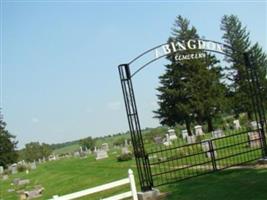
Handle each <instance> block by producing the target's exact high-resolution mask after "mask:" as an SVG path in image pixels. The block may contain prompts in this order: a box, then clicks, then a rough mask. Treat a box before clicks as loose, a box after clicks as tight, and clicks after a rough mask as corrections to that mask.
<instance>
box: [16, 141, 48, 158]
mask: <svg viewBox="0 0 267 200" xmlns="http://www.w3.org/2000/svg"><path fill="white" fill-rule="evenodd" d="M51 154H52V148H51V146H50V145H48V144H45V143H42V144H40V143H39V142H30V143H28V144H26V145H25V148H24V149H23V150H22V152H21V156H22V158H23V159H24V160H26V161H29V162H33V161H35V160H38V159H42V158H47V157H48V156H49V155H51Z"/></svg>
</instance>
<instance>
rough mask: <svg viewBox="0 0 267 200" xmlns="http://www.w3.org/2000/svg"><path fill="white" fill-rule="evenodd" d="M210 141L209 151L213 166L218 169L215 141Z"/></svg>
mask: <svg viewBox="0 0 267 200" xmlns="http://www.w3.org/2000/svg"><path fill="white" fill-rule="evenodd" d="M208 143H209V152H210V158H211V162H212V167H213V170H214V171H216V170H217V164H216V158H215V153H214V148H213V142H212V140H208Z"/></svg>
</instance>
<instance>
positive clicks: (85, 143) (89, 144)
mask: <svg viewBox="0 0 267 200" xmlns="http://www.w3.org/2000/svg"><path fill="white" fill-rule="evenodd" d="M80 145H81V146H82V148H87V149H90V150H93V149H94V147H95V140H94V139H93V138H92V137H87V138H85V139H82V140H80Z"/></svg>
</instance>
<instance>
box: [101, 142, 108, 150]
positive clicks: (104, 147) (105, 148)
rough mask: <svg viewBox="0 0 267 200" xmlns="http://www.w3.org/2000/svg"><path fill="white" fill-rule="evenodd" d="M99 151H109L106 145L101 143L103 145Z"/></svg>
mask: <svg viewBox="0 0 267 200" xmlns="http://www.w3.org/2000/svg"><path fill="white" fill-rule="evenodd" d="M101 149H102V150H103V151H108V150H109V147H108V143H103V144H102V145H101Z"/></svg>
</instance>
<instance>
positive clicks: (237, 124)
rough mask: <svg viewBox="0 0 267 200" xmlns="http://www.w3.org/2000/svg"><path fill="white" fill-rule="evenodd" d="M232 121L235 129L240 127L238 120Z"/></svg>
mask: <svg viewBox="0 0 267 200" xmlns="http://www.w3.org/2000/svg"><path fill="white" fill-rule="evenodd" d="M233 123H234V129H236V130H237V129H240V128H241V126H240V122H239V120H238V119H236V120H234V121H233Z"/></svg>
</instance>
